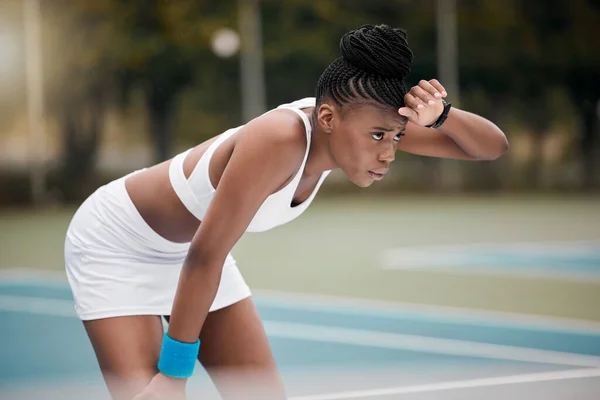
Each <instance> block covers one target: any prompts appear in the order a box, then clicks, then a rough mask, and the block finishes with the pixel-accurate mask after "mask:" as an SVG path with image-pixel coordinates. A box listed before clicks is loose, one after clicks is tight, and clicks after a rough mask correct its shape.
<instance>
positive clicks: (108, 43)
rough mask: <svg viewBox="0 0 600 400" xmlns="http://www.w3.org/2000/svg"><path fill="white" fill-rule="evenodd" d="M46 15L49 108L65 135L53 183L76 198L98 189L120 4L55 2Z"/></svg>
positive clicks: (108, 1) (116, 59)
mask: <svg viewBox="0 0 600 400" xmlns="http://www.w3.org/2000/svg"><path fill="white" fill-rule="evenodd" d="M42 15H43V21H44V28H43V32H44V35H43V43H44V44H43V48H44V49H46V52H47V54H46V55H45V57H44V59H45V62H44V64H45V70H46V71H45V78H46V79H45V80H46V85H47V89H46V93H47V100H46V104H47V106H46V107H47V111H48V113H49V114H51V115H54V116H55V118H56V120H57V121H58V123H59V126H60V129H61V130H62V132H63V136H62V139H63V146H62V154H63V156H62V160H61V165H60V167H59V170H58V171H54V172H55V174H54V175H55V176H54V179H51V181H52V180H53V181H54V182H50V185H51V186H55V187H57V188H58V189H59V190H60V191H61V192H62V194H63V195H64V197H65V199H67V200H72V199H75V198H80V197H81V196H82V195H85V194H86V193H88V192H89V191H90V190H92V189H93V188H94V187H96V186H97V184H96V182H93V181H92V180H91V179H90V178H91V176H92V172H93V169H94V167H95V164H96V156H97V150H98V144H99V139H100V133H101V132H102V130H103V125H104V121H105V111H106V108H107V105H108V101H109V99H110V96H111V95H112V93H113V92H114V89H115V86H114V79H113V76H114V73H115V71H116V70H117V68H118V63H119V56H118V52H117V51H116V48H115V43H118V40H119V37H120V32H119V30H118V28H117V26H116V24H115V18H114V16H115V15H118V5H117V4H116V3H115V1H113V0H97V1H95V2H72V1H68V0H51V1H47V2H43V3H42ZM49 49H50V50H49ZM49 51H52V52H53V53H54V54H60V56H58V57H57V56H54V57H53V56H52V54H48V52H49Z"/></svg>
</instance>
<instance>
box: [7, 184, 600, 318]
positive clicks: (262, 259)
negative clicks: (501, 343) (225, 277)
mask: <svg viewBox="0 0 600 400" xmlns="http://www.w3.org/2000/svg"><path fill="white" fill-rule="evenodd" d="M73 211H74V210H73V209H66V210H65V209H62V210H55V211H43V212H32V211H7V210H5V211H3V212H1V213H0V221H1V223H0V268H4V269H8V268H32V269H44V270H52V271H57V273H59V274H62V271H63V267H62V264H63V261H62V245H63V238H64V233H65V231H66V228H67V225H68V223H69V218H70V217H71V215H72V213H73ZM581 241H588V242H591V243H598V242H599V241H600V199H599V198H592V197H590V198H585V197H538V196H531V197H510V196H487V197H477V196H473V197H466V196H457V197H452V196H443V197H437V196H423V197H411V196H407V197H385V198H381V197H373V196H368V195H362V196H359V197H356V196H354V197H348V198H343V197H339V198H322V199H320V198H317V199H316V200H315V202H314V204H313V206H311V208H310V209H309V210H308V211H307V212H306V213H305V214H304V215H303V216H302V217H300V218H299V219H297V220H296V221H293V222H292V223H290V224H287V225H285V226H282V227H279V228H276V229H274V230H272V231H269V232H265V233H255V234H247V235H246V236H244V237H243V238H242V240H241V242H240V243H239V244H238V245H237V246H236V248H235V249H234V251H233V254H234V256H235V257H236V259H237V261H238V264H239V266H240V269H241V271H242V273H243V274H244V276H245V278H246V280H247V281H248V283H249V285H250V286H251V288H253V289H263V290H277V291H284V292H299V293H312V294H327V295H335V296H344V297H352V298H363V299H376V300H387V301H395V302H408V303H418V304H429V305H437V306H445V307H460V308H470V309H480V310H493V311H504V312H512V313H526V314H537V315H547V316H554V317H562V318H573V319H585V320H593V321H600V307H597V305H598V304H600V283H599V280H598V279H589V280H586V279H568V274H567V275H566V277H565V278H564V279H561V278H557V277H556V276H555V275H552V274H550V273H548V274H546V273H545V271H544V269H543V268H542V269H539V268H538V269H537V270H535V271H534V273H531V274H526V275H522V276H520V275H519V274H516V275H515V274H495V273H488V272H489V271H487V270H486V269H485V268H480V269H477V268H476V269H472V268H471V269H467V270H463V269H460V268H456V269H452V268H446V269H444V270H436V269H428V268H420V269H411V268H406V269H402V268H401V269H386V268H383V265H382V261H381V260H382V255H383V254H384V253H385V252H386V251H388V250H389V249H395V248H398V247H409V248H410V247H411V246H437V245H462V244H467V243H493V244H495V245H496V246H500V247H501V246H502V244H503V243H522V242H525V243H529V242H534V243H550V244H552V243H561V244H562V245H564V244H565V243H566V244H567V245H568V244H569V243H578V242H581ZM567 247H568V246H567ZM598 251H599V252H600V250H598ZM596 255H597V254H595V255H593V256H594V257H596ZM499 260H500V261H501V260H502V258H501V257H500V258H499ZM591 260H592V264H591V265H590V259H589V258H588V259H587V262H588V264H587V267H588V269H591V270H592V272H593V273H596V274H597V275H596V278H597V276H598V275H600V271H599V268H600V265H595V264H593V262H594V260H596V258H592V259H591ZM496 264H498V259H497V260H496ZM500 267H501V266H500ZM523 267H524V268H526V267H527V266H526V265H523ZM538 267H539V266H538ZM559 267H560V266H559ZM575 267H576V265H575ZM575 267H573V266H571V265H565V268H564V269H565V271H566V272H567V273H568V272H569V268H575ZM498 268H499V266H498V265H495V271H497V270H498ZM553 268H555V269H556V265H553ZM513 269H514V268H513ZM549 272H550V271H549Z"/></svg>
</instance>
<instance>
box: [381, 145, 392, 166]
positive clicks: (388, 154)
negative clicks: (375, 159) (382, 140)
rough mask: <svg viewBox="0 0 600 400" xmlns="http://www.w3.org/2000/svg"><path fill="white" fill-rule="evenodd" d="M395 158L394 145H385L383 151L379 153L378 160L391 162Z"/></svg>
mask: <svg viewBox="0 0 600 400" xmlns="http://www.w3.org/2000/svg"><path fill="white" fill-rule="evenodd" d="M395 159H396V146H395V145H392V146H386V147H385V149H384V151H383V152H382V153H381V154H379V161H381V162H384V163H387V164H389V163H391V162H392V161H394V160H395Z"/></svg>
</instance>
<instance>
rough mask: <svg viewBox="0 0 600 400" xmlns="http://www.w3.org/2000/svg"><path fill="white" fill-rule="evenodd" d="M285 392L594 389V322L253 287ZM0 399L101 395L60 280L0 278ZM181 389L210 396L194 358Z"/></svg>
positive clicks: (599, 337)
mask: <svg viewBox="0 0 600 400" xmlns="http://www.w3.org/2000/svg"><path fill="white" fill-rule="evenodd" d="M255 300H256V303H257V305H258V307H259V311H260V313H261V315H262V317H263V320H264V324H265V327H266V330H267V332H268V334H269V338H270V341H271V345H272V348H273V351H274V353H275V357H276V360H277V362H278V365H279V367H280V370H281V373H282V376H283V378H284V380H285V383H286V386H287V389H288V393H289V395H290V397H291V398H292V399H297V400H300V399H301V400H327V399H332V400H333V399H359V398H364V399H396V398H398V399H482V398H485V399H500V398H502V399H507V398H510V399H537V398H539V399H594V398H596V399H598V398H600V325H599V324H595V323H586V322H582V321H565V320H555V319H548V318H541V317H531V316H523V315H508V314H492V313H489V314H482V313H475V312H467V311H465V310H457V309H444V308H434V307H426V306H417V305H409V304H398V303H393V304H392V303H376V302H369V301H359V300H354V299H340V298H328V297H315V296H308V295H292V294H282V293H271V292H269V293H267V292H258V293H257V294H256V295H255ZM0 321H1V322H0V324H1V329H0V340H1V342H2V350H1V353H0V399H55V398H56V399H59V398H60V399H71V398H73V399H74V398H85V399H86V400H90V399H105V398H108V392H107V391H106V389H105V388H104V386H103V382H102V379H101V376H100V372H99V369H98V367H97V365H96V362H95V356H94V354H93V352H92V348H91V346H90V345H89V343H88V341H87V337H86V335H85V332H84V330H83V326H82V324H81V322H80V321H79V320H78V319H77V317H76V316H75V313H74V311H73V305H72V302H71V293H70V290H69V288H68V286H67V285H66V283H65V282H64V281H63V280H62V279H57V278H48V277H40V276H33V275H29V274H25V275H19V274H5V275H3V276H2V278H1V280H0ZM196 371H197V372H196V376H194V377H193V378H192V379H190V381H189V384H188V389H189V393H191V394H193V395H190V396H189V398H203V399H206V398H218V396H217V394H216V391H215V389H214V387H213V386H212V383H211V382H210V380H209V379H208V377H207V376H206V374H205V372H204V371H203V370H202V368H201V367H200V366H198V368H197V369H196Z"/></svg>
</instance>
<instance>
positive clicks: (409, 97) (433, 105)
mask: <svg viewBox="0 0 600 400" xmlns="http://www.w3.org/2000/svg"><path fill="white" fill-rule="evenodd" d="M447 95H448V94H447V93H446V89H444V87H443V86H442V85H441V84H440V83H439V82H438V81H437V79H432V80H430V81H426V80H421V81H419V84H418V85H417V86H413V87H412V88H411V89H410V90H409V91H408V93H406V95H404V104H405V107H400V108H399V109H398V113H399V114H400V115H403V116H405V117H407V118H408V120H409V121H410V122H413V123H415V124H417V125H421V126H427V125H431V124H433V123H434V122H435V121H437V119H438V118H439V117H440V115H442V112H443V111H444V105H443V104H442V99H443V98H444V97H446V96H447Z"/></svg>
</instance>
